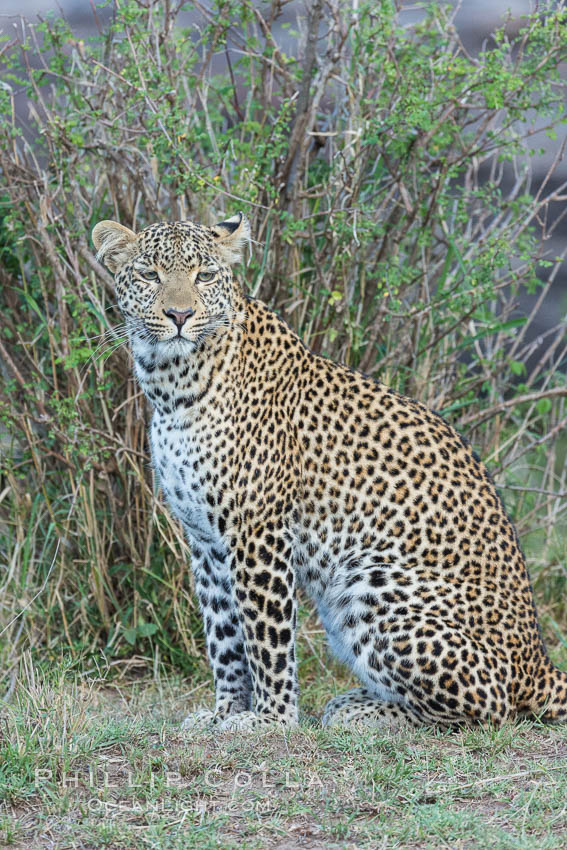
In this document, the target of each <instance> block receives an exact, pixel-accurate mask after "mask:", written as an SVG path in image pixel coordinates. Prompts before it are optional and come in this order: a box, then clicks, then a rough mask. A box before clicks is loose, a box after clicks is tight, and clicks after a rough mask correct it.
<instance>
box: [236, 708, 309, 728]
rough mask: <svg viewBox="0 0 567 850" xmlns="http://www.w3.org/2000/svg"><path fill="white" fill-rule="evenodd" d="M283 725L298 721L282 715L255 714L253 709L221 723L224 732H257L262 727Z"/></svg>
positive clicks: (291, 724) (290, 724)
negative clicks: (291, 720)
mask: <svg viewBox="0 0 567 850" xmlns="http://www.w3.org/2000/svg"><path fill="white" fill-rule="evenodd" d="M282 726H297V721H295V722H290V721H289V720H285V719H284V718H280V717H270V716H269V715H265V714H255V712H253V711H240V712H239V713H238V714H232V715H231V716H230V717H227V718H226V719H225V720H222V721H221V722H220V723H219V728H220V730H221V731H222V732H256V731H258V730H260V729H266V730H267V729H275V728H278V727H280V728H281V727H282Z"/></svg>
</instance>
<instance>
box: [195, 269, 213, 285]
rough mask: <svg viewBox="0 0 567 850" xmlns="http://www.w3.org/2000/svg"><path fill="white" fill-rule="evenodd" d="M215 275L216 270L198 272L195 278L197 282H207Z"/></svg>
mask: <svg viewBox="0 0 567 850" xmlns="http://www.w3.org/2000/svg"><path fill="white" fill-rule="evenodd" d="M215 276H216V272H199V274H198V275H197V280H198V281H199V283H209V282H210V281H211V280H213V279H214V278H215Z"/></svg>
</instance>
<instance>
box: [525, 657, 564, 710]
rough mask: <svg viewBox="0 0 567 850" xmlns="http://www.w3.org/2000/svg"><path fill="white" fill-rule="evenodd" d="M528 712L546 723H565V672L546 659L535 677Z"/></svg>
mask: <svg viewBox="0 0 567 850" xmlns="http://www.w3.org/2000/svg"><path fill="white" fill-rule="evenodd" d="M526 707H528V706H526ZM529 712H530V713H531V714H535V715H536V716H537V717H538V718H539V719H540V720H543V721H544V722H546V723H565V722H567V672H564V671H563V670H559V669H558V668H557V667H555V666H554V665H553V664H552V663H551V661H550V660H549V659H548V658H546V659H545V660H544V663H543V664H542V667H541V668H540V672H539V673H537V674H536V676H535V681H534V689H533V694H532V698H531V700H530V705H529Z"/></svg>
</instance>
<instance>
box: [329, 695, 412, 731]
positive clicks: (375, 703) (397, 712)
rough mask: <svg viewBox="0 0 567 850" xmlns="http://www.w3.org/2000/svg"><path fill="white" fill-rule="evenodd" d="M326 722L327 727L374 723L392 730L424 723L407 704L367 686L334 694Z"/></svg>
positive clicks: (371, 724) (372, 724) (373, 724)
mask: <svg viewBox="0 0 567 850" xmlns="http://www.w3.org/2000/svg"><path fill="white" fill-rule="evenodd" d="M322 723H323V726H374V727H384V728H387V729H390V730H391V729H398V728H399V729H403V728H404V727H407V726H423V725H424V721H423V720H421V719H420V717H419V716H418V715H417V714H415V713H414V712H413V711H412V710H411V709H410V708H409V707H408V706H407V705H406V704H405V703H401V702H387V701H384V700H382V699H380V698H379V697H377V696H375V695H374V694H373V693H372V691H369V690H368V689H367V688H354V689H353V690H352V691H348V692H347V693H346V694H340V695H339V696H336V697H333V699H332V700H330V701H329V702H328V703H327V705H326V706H325V710H324V712H323V717H322Z"/></svg>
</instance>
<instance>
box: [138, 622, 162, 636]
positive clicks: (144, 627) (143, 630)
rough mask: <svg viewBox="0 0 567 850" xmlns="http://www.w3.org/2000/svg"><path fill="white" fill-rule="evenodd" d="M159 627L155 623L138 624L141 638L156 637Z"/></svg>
mask: <svg viewBox="0 0 567 850" xmlns="http://www.w3.org/2000/svg"><path fill="white" fill-rule="evenodd" d="M157 630H158V626H156V624H155V623H138V634H139V635H140V637H150V636H151V635H155V633H156V632H157Z"/></svg>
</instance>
